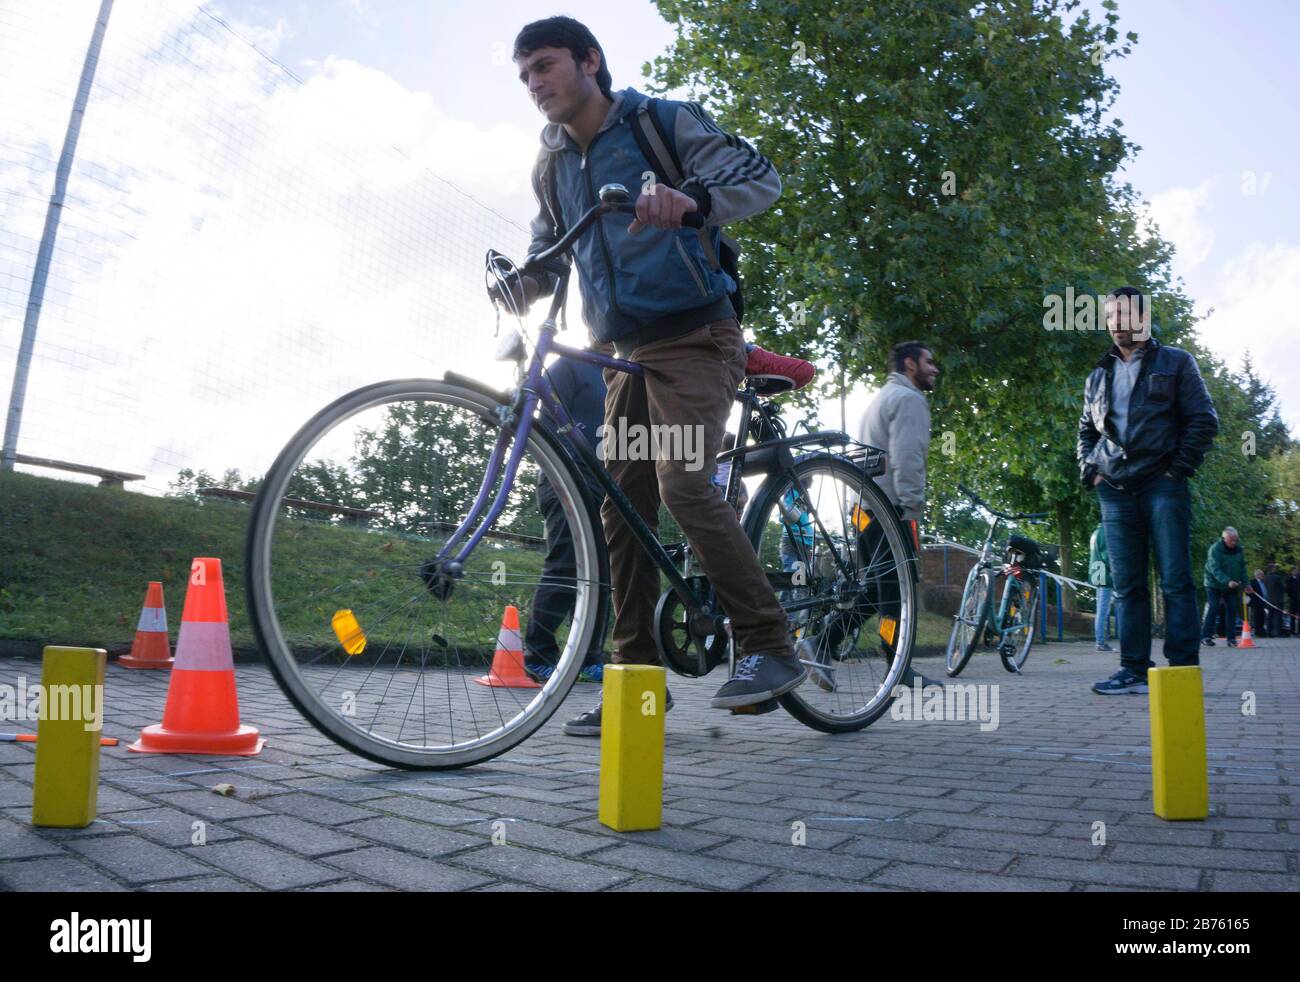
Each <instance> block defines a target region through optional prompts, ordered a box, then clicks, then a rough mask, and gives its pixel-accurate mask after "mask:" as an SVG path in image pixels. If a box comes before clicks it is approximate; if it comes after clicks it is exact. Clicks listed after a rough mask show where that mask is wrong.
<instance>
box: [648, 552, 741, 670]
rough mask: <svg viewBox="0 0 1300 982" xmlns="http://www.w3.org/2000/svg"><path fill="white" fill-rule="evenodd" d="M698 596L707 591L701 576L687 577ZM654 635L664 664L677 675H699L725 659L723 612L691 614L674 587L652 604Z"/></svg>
mask: <svg viewBox="0 0 1300 982" xmlns="http://www.w3.org/2000/svg"><path fill="white" fill-rule="evenodd" d="M686 582H687V583H689V584H690V585H691V587H692V589H694V590H695V591H696V593H697V594H698V595H700V596H705V595H707V594H708V591H709V581H708V580H707V579H706V578H705V577H703V576H692V577H688V578H687V580H686ZM654 639H655V644H656V645H657V646H658V648H659V654H660V656H662V658H663V660H664V664H665V665H667V666H668V668H670V669H672V670H673V671H674V672H676V673H677V674H678V675H684V676H686V677H687V678H700V677H701V676H703V675H707V674H709V672H711V671H713V670H714V669H715V668H717V667H718V666H719V665H720V664H722V663H723V662H724V661H726V660H727V647H728V646H727V641H728V637H727V633H726V630H725V629H724V627H723V624H722V614H721V613H720V612H717V611H705V612H704V613H701V614H697V615H696V616H694V617H692V616H691V615H690V612H689V611H688V610H687V609H686V605H685V604H684V603H682V599H681V598H680V597H679V596H677V593H676V591H675V590H672V589H669V590H666V591H664V593H663V595H662V596H661V597H660V598H659V603H658V604H657V605H656V606H655V619H654Z"/></svg>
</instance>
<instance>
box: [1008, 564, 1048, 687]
mask: <svg viewBox="0 0 1300 982" xmlns="http://www.w3.org/2000/svg"><path fill="white" fill-rule="evenodd" d="M1013 582H1014V584H1015V585H1014V586H1013V587H1012V589H1013V590H1014V591H1015V593H1014V594H1013V596H1012V601H1013V602H1014V603H1015V604H1016V614H1015V620H1014V621H1013V626H1012V628H1011V630H1010V631H1009V632H1008V633H1007V634H1006V635H1005V636H1004V637H1003V641H1002V646H1001V647H999V648H998V654H999V655H1001V656H1002V667H1003V668H1005V669H1006V670H1007V671H1008V672H1013V673H1014V674H1016V675H1019V674H1020V669H1021V666H1023V665H1024V664H1025V659H1026V658H1028V657H1029V649H1030V648H1032V647H1033V644H1034V629H1035V625H1036V622H1037V619H1038V593H1039V591H1038V587H1037V586H1035V585H1034V583H1033V582H1032V581H1028V580H1022V579H1020V578H1018V577H1016V578H1014V581H1013Z"/></svg>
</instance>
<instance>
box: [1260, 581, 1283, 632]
mask: <svg viewBox="0 0 1300 982" xmlns="http://www.w3.org/2000/svg"><path fill="white" fill-rule="evenodd" d="M1264 589H1265V593H1264V599H1265V600H1267V601H1268V602H1269V604H1270V606H1269V607H1268V608H1267V609H1268V636H1269V637H1271V638H1280V637H1284V635H1283V633H1282V608H1283V607H1284V606H1285V605H1286V577H1284V576H1283V575H1282V573H1281V571H1280V570H1279V569H1278V568H1277V563H1269V564H1268V572H1266V573H1265V574H1264Z"/></svg>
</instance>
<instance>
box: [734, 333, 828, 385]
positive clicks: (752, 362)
mask: <svg viewBox="0 0 1300 982" xmlns="http://www.w3.org/2000/svg"><path fill="white" fill-rule="evenodd" d="M816 374H817V368H816V366H814V365H813V364H812V362H808V361H804V360H803V359H802V358H790V357H789V356H787V355H778V354H777V353H776V352H774V351H768V350H766V349H764V348H760V347H758V345H755V346H754V347H753V348H751V349H750V351H749V360H748V361H747V362H745V378H746V379H747V380H748V381H749V384H750V387H751V388H752V389H753V390H754V391H755V392H757V393H758V394H759V395H761V396H775V395H780V394H781V393H782V392H792V391H794V390H795V389H802V388H803V387H804V386H805V385H807V384H808V383H809V382H811V381H812V380H813V376H814V375H816Z"/></svg>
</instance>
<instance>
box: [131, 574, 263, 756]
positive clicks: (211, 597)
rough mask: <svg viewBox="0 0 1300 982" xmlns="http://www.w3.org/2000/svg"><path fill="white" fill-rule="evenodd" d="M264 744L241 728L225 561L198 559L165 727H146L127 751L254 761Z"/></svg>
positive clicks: (249, 728) (250, 730)
mask: <svg viewBox="0 0 1300 982" xmlns="http://www.w3.org/2000/svg"><path fill="white" fill-rule="evenodd" d="M265 743H266V741H265V740H263V739H262V738H261V737H260V736H259V735H258V732H257V729H256V728H255V727H252V726H240V725H239V697H238V696H237V695H236V693H235V660H234V655H233V653H232V652H231V650H230V626H229V622H228V620H227V616H226V588H225V585H224V584H223V583H222V580H221V560H220V559H196V560H194V562H193V563H192V564H191V566H190V582H189V586H188V587H187V588H186V591H185V611H184V612H183V613H182V614H181V630H180V635H179V636H178V637H177V639H176V664H175V665H174V666H173V668H172V678H171V684H170V686H168V689H167V708H166V709H164V710H163V719H162V723H160V724H157V725H155V726H146V727H145V728H144V729H143V730H141V731H140V739H139V740H137V741H136V742H135V743H133V744H131V746H130V747H128V748H127V749H129V750H134V751H135V752H136V753H148V754H220V755H223V756H232V757H251V756H253V755H254V754H258V753H261V752H262V746H263V745H264V744H265Z"/></svg>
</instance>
